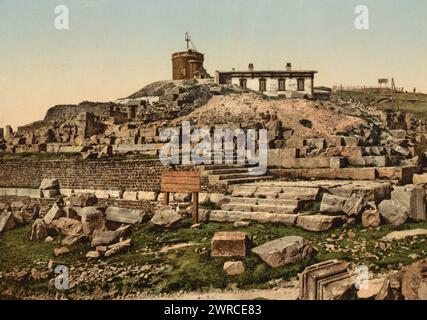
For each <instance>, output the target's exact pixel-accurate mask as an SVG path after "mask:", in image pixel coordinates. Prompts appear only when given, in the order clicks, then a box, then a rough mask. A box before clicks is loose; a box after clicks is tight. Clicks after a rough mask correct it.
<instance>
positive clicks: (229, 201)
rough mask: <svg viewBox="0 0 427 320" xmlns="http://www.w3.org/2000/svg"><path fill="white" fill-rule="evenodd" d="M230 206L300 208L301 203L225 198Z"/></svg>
mask: <svg viewBox="0 0 427 320" xmlns="http://www.w3.org/2000/svg"><path fill="white" fill-rule="evenodd" d="M225 200H226V201H227V203H230V204H254V205H256V204H260V205H278V206H299V205H300V204H301V201H299V200H294V199H290V200H287V199H260V198H247V197H230V196H228V197H225Z"/></svg>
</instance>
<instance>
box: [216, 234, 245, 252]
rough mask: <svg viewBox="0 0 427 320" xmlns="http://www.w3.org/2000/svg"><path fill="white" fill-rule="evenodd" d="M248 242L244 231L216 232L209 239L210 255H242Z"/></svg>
mask: <svg viewBox="0 0 427 320" xmlns="http://www.w3.org/2000/svg"><path fill="white" fill-rule="evenodd" d="M247 244H248V235H247V233H245V232H239V231H234V232H233V231H231V232H229V231H227V232H225V231H224V232H216V233H215V234H214V236H213V238H212V241H211V256H212V257H244V256H246V249H247Z"/></svg>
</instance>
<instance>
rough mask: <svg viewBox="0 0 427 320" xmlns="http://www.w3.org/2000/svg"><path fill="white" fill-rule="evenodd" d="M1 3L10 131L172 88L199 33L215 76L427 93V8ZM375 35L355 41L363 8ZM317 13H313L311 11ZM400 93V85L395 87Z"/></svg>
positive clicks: (97, 0) (252, 2)
mask: <svg viewBox="0 0 427 320" xmlns="http://www.w3.org/2000/svg"><path fill="white" fill-rule="evenodd" d="M61 4H63V5H65V6H67V7H68V8H69V15H70V19H69V20H70V29H69V30H57V29H55V27H54V20H55V17H56V16H55V8H56V6H58V2H57V1H56V0H42V1H37V2H35V1H28V0H0V61H2V62H3V65H2V67H1V68H0V108H1V109H0V110H1V111H0V127H5V126H6V125H12V127H13V129H14V130H16V129H17V127H18V126H23V125H27V124H29V123H32V122H35V121H39V120H42V119H43V118H44V116H45V114H46V112H47V110H48V109H49V108H50V107H53V106H55V105H64V104H65V105H67V104H78V103H80V102H83V101H94V102H109V101H115V100H116V99H118V98H123V97H127V96H129V95H130V94H132V93H134V92H136V91H138V90H139V89H141V88H142V87H144V86H145V85H147V84H149V83H152V82H155V81H162V80H170V79H171V78H172V74H171V72H172V66H171V55H172V53H173V52H177V51H183V50H185V49H186V47H185V45H186V44H185V41H184V34H185V32H189V33H190V34H191V36H192V39H193V41H194V43H195V46H196V48H197V50H198V51H200V52H202V53H204V55H205V68H206V69H207V71H208V72H209V73H210V74H211V75H212V76H214V73H215V71H216V70H231V69H232V68H236V69H244V70H245V69H247V66H248V64H249V63H254V64H255V69H258V70H260V69H268V70H269V69H284V68H285V64H286V63H287V62H291V63H292V66H293V68H294V69H312V70H316V71H318V74H317V75H316V76H315V86H328V87H333V86H334V85H337V86H339V85H341V84H342V85H343V86H349V85H350V86H364V85H365V86H372V87H376V86H377V79H379V78H388V79H390V80H391V78H394V80H395V82H396V87H403V88H404V89H405V90H406V91H408V92H412V91H413V89H414V88H416V89H417V93H427V19H426V17H427V2H426V1H423V0H411V1H404V0H364V1H363V3H361V2H360V1H359V0H357V1H356V0H346V1H342V0H329V1H316V2H314V1H311V0H301V1H299V2H294V1H290V0H231V1H230V0H218V1H215V2H210V1H207V0H181V1H173V0H158V1H137V0H124V1H120V2H118V1H114V0H62V1H61ZM360 4H364V5H366V6H367V7H368V8H369V29H368V30H356V28H355V27H354V20H355V18H356V16H357V15H356V14H355V12H354V9H355V7H356V6H358V5H360ZM307 9H308V10H307ZM389 85H390V84H389Z"/></svg>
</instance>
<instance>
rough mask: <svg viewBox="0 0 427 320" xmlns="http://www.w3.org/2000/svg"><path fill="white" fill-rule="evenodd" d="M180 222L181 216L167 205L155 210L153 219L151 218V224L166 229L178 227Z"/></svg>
mask: <svg viewBox="0 0 427 320" xmlns="http://www.w3.org/2000/svg"><path fill="white" fill-rule="evenodd" d="M181 222H182V217H181V216H180V215H179V214H178V213H176V212H175V211H173V210H172V209H170V208H169V207H164V208H162V209H160V210H157V211H156V213H155V214H154V217H153V219H151V223H152V224H154V225H156V226H159V227H162V228H166V229H174V228H179V227H180V226H181Z"/></svg>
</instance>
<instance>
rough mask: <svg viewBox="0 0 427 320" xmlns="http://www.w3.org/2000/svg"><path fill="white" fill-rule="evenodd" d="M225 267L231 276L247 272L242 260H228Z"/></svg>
mask: <svg viewBox="0 0 427 320" xmlns="http://www.w3.org/2000/svg"><path fill="white" fill-rule="evenodd" d="M223 269H224V271H225V272H226V273H227V274H228V275H229V276H238V275H240V274H242V273H245V265H244V264H243V262H242V261H227V262H225V263H224V267H223Z"/></svg>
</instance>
